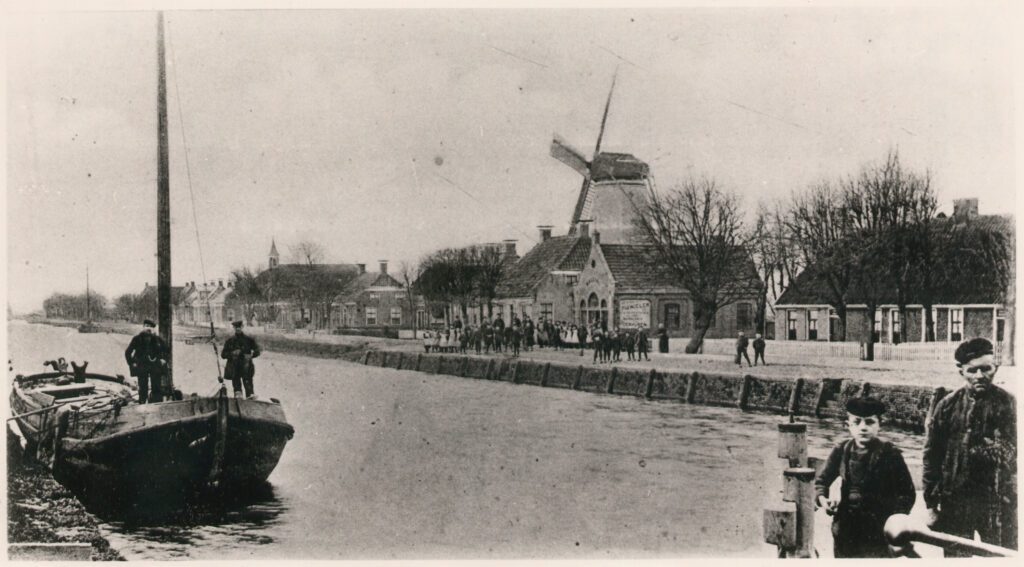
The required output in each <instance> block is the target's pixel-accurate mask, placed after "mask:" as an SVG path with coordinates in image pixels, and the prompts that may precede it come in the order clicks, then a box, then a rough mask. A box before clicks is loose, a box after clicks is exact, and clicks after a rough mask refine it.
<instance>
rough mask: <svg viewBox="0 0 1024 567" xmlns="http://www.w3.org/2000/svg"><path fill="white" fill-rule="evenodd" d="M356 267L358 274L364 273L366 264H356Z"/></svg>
mask: <svg viewBox="0 0 1024 567" xmlns="http://www.w3.org/2000/svg"><path fill="white" fill-rule="evenodd" d="M356 267H357V268H359V273H360V274H365V273H366V264H356Z"/></svg>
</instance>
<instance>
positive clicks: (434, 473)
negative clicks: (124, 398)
mask: <svg viewBox="0 0 1024 567" xmlns="http://www.w3.org/2000/svg"><path fill="white" fill-rule="evenodd" d="M8 330H9V335H8V336H9V339H8V346H9V357H10V358H12V359H13V365H14V368H15V371H16V372H20V373H29V372H36V371H41V370H43V367H42V362H43V360H47V359H50V358H54V357H57V356H64V357H65V358H68V359H69V360H75V361H79V362H80V361H83V360H88V361H89V370H90V371H95V372H103V373H118V372H119V373H123V374H127V372H126V370H127V369H126V367H125V362H124V355H123V351H124V348H125V347H126V346H127V343H128V341H129V339H130V337H128V336H125V335H116V334H79V333H77V332H76V331H75V330H73V329H64V328H56V327H48V326H43V325H29V324H25V323H18V322H14V323H11V324H10V325H9V327H8ZM214 360H215V359H214V357H213V352H212V348H211V347H210V346H209V345H200V344H196V345H185V344H182V343H180V342H179V343H176V344H175V360H174V365H175V369H176V377H175V379H176V385H177V386H178V387H179V388H181V389H182V390H183V391H185V392H186V393H188V392H193V391H194V392H197V393H200V394H209V393H212V392H213V391H215V390H216V387H217V385H216V373H217V369H216V367H215V366H214ZM256 362H257V373H256V390H257V393H258V394H259V395H260V396H263V397H265V398H268V397H275V398H278V399H280V400H281V401H282V403H283V405H284V408H285V412H286V413H287V416H288V419H289V421H290V422H291V423H292V424H293V425H294V426H295V430H296V434H295V438H294V439H293V440H292V441H291V442H290V443H289V444H288V446H287V448H286V449H285V452H284V455H283V457H282V459H281V462H280V464H279V465H278V467H277V469H276V470H275V471H274V473H273V474H272V475H271V477H270V482H269V486H267V487H266V489H265V490H263V491H262V492H261V493H258V494H249V495H246V496H245V497H243V498H240V499H238V500H236V501H231V502H209V503H202V504H201V505H198V506H196V507H193V508H191V509H188V510H185V511H183V512H181V513H180V514H176V515H174V516H171V517H165V518H161V519H159V520H157V521H153V520H147V521H142V522H140V521H136V520H132V519H127V520H126V519H124V518H117V517H109V516H103V517H102V518H101V519H102V520H103V522H104V523H103V529H104V530H105V531H106V533H107V534H108V536H109V539H110V540H111V543H112V545H114V547H115V548H117V549H119V550H120V551H121V553H122V554H123V555H124V556H125V557H126V558H128V559H155V560H160V559H178V558H189V559H246V558H259V559H283V558H308V559H371V558H372V559H410V558H420V559H439V558H449V557H454V558H483V559H508V558H524V559H529V558H542V557H544V558H567V559H580V558H663V557H679V556H705V557H708V556H733V557H735V556H740V557H770V556H771V553H772V551H773V548H771V547H769V546H767V545H765V544H764V543H762V533H761V530H762V526H761V523H762V509H763V507H764V504H765V502H766V501H768V500H770V499H773V498H775V499H777V498H778V497H779V490H780V488H781V466H782V465H781V462H780V461H779V459H777V458H776V456H775V451H776V443H777V435H778V434H777V430H776V424H777V423H778V422H779V421H780V419H781V418H780V417H779V416H774V415H765V414H756V413H744V412H740V411H739V410H735V409H729V408H711V407H702V406H688V405H685V404H680V403H678V402H665V401H645V400H640V399H637V398H633V397H618V396H606V395H595V394H588V393H582V392H573V391H567V390H557V389H551V388H539V387H535V386H525V385H514V384H509V383H503V382H489V381H482V380H471V379H461V378H455V377H446V376H437V375H426V374H420V373H416V372H411V371H399V370H392V369H381V368H373V367H366V366H361V365H357V364H351V363H347V362H341V361H336V360H325V359H313V358H304V357H299V356H292V355H284V354H277V353H265V354H264V355H263V356H261V357H260V358H258V359H257V361H256ZM808 424H809V427H808V430H809V445H810V447H809V449H810V454H811V455H812V456H818V457H821V458H824V457H825V456H827V454H828V451H829V449H830V448H831V447H832V446H833V445H834V444H835V443H836V442H837V441H838V440H841V439H842V438H844V436H845V430H844V429H843V428H842V426H841V424H839V423H838V422H836V421H825V420H808ZM886 436H887V437H888V438H889V439H890V440H891V441H893V442H894V443H896V444H897V446H899V447H901V448H902V449H903V451H904V455H905V457H906V459H907V462H908V465H909V466H910V469H911V473H912V475H913V477H914V478H915V481H919V479H920V473H921V461H920V455H921V446H922V442H923V440H922V438H920V437H919V436H913V435H906V434H901V433H898V432H887V433H886ZM819 524H820V525H821V526H823V527H821V528H819V530H818V531H819V538H817V539H818V540H819V542H823V543H819V548H821V547H822V546H827V547H831V546H830V544H829V543H828V538H827V529H826V527H825V526H827V523H825V520H823V519H822V520H820V521H819ZM820 532H826V533H825V534H821V533H820ZM822 551H823V555H827V552H828V551H830V549H827V550H822Z"/></svg>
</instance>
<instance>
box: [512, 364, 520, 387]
mask: <svg viewBox="0 0 1024 567" xmlns="http://www.w3.org/2000/svg"><path fill="white" fill-rule="evenodd" d="M512 383H513V384H518V383H519V361H518V360H517V361H515V363H514V364H512Z"/></svg>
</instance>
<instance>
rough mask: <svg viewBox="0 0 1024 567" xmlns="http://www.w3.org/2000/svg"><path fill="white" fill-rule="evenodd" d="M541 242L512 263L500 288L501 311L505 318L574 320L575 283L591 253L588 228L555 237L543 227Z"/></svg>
mask: <svg viewBox="0 0 1024 567" xmlns="http://www.w3.org/2000/svg"><path fill="white" fill-rule="evenodd" d="M538 228H539V230H540V242H539V243H538V244H537V245H536V246H534V247H533V248H531V249H530V251H529V252H528V253H527V254H526V255H525V256H523V257H522V258H520V259H519V260H518V261H517V262H515V263H514V264H512V265H511V266H509V268H508V269H507V271H506V273H505V274H504V277H503V278H502V281H501V283H500V284H499V285H498V288H497V296H498V298H497V300H496V301H495V304H496V305H497V311H496V313H495V315H497V313H501V316H502V318H504V319H505V321H506V322H507V321H511V320H512V319H513V316H514V315H518V316H519V317H520V318H524V317H526V316H527V315H528V316H530V318H532V319H536V320H540V319H546V320H550V321H574V320H575V311H574V309H573V305H574V304H575V297H574V295H573V286H574V285H575V284H576V282H577V281H578V280H579V275H580V271H581V270H582V269H583V265H584V263H585V262H586V260H587V257H588V256H589V255H590V238H589V236H588V235H587V234H586V231H583V232H582V233H578V234H576V235H572V236H569V235H567V236H551V227H550V226H540V227H538Z"/></svg>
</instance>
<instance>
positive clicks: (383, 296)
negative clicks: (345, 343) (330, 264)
mask: <svg viewBox="0 0 1024 567" xmlns="http://www.w3.org/2000/svg"><path fill="white" fill-rule="evenodd" d="M355 267H356V271H357V275H356V278H355V280H354V281H353V283H352V285H351V289H350V290H349V291H348V292H347V293H345V294H343V295H339V296H338V298H337V299H336V300H335V302H334V309H333V310H332V313H331V328H334V329H384V328H388V329H412V328H413V325H414V324H416V323H417V321H416V320H415V317H416V316H417V313H414V312H413V311H411V310H410V305H409V301H408V292H407V290H406V289H405V286H404V285H402V283H401V282H399V281H398V280H396V279H395V278H394V277H392V276H391V275H390V274H388V262H387V260H381V261H380V271H378V272H367V271H366V264H356V265H355ZM414 299H415V298H414ZM414 306H415V307H419V305H414ZM417 311H421V310H419V309H418V310H417ZM420 316H421V317H423V316H424V315H423V314H420ZM419 322H420V323H424V321H419Z"/></svg>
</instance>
